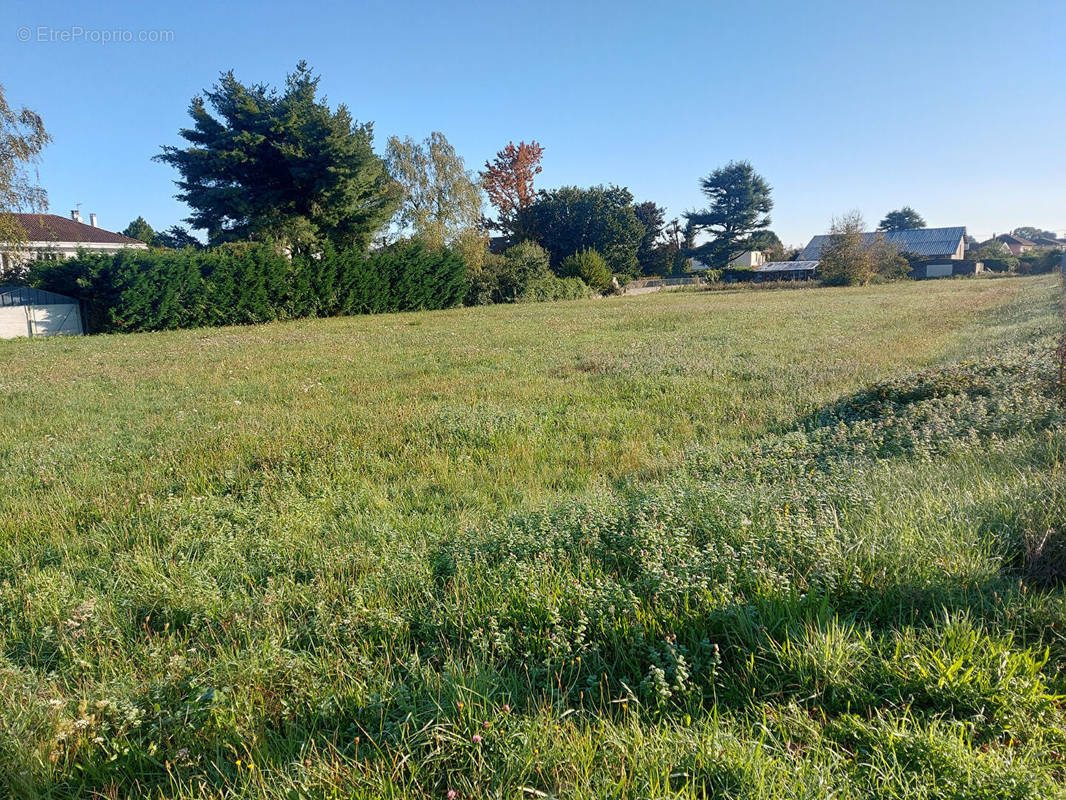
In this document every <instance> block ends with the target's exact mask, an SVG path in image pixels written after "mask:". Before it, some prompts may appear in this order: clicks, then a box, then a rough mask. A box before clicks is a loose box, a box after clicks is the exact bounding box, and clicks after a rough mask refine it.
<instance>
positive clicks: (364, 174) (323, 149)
mask: <svg viewBox="0 0 1066 800" xmlns="http://www.w3.org/2000/svg"><path fill="white" fill-rule="evenodd" d="M318 82H319V78H318V77H317V76H316V75H314V74H313V73H312V71H311V69H310V68H309V67H308V66H307V64H306V62H303V61H301V62H300V63H299V64H297V66H296V71H295V72H293V73H292V74H291V75H289V76H288V78H287V79H286V82H285V88H284V90H283V91H281V92H278V91H277V90H275V89H271V88H268V87H267V86H265V85H263V84H254V85H251V86H246V85H244V84H243V83H241V82H239V81H238V80H237V79H236V77H234V74H233V72H232V71H231V72H227V73H225V74H223V75H222V77H221V79H220V80H219V82H218V83H217V84H216V85H215V86H214V87H213V88H212V89H211V90H209V91H205V92H204V94H203V96H198V97H195V98H193V100H192V103H191V105H190V107H189V114H190V115H191V116H192V119H193V126H192V127H191V128H186V129H183V130H182V131H181V132H180V135H181V137H182V138H183V139H185V140H186V141H187V142H188V143H189V146H187V147H172V146H165V147H163V152H162V153H161V154H160V155H158V156H156V159H157V160H159V161H162V162H163V163H166V164H170V165H171V166H173V167H175V168H176V169H177V170H178V171H179V172H180V173H181V179H180V180H178V181H177V182H176V183H177V186H178V189H179V192H178V195H177V196H178V198H179V199H181V200H183V201H184V202H186V203H187V204H188V205H189V206H190V207H191V208H192V209H193V213H192V215H191V216H190V217H189V218H188V220H187V221H188V222H189V223H190V224H191V225H192V227H193V228H198V229H203V230H206V231H207V232H208V238H209V240H210V242H211V243H212V244H217V243H219V242H224V241H234V240H241V239H272V240H275V241H277V242H279V243H281V244H282V245H283V246H286V247H289V248H302V247H312V248H313V247H317V246H319V245H320V244H321V243H322V242H326V241H328V242H331V243H333V244H334V245H335V246H336V247H338V248H347V247H353V246H354V247H356V248H358V249H364V250H365V249H366V247H367V245H368V244H369V242H370V239H371V236H372V235H373V234H374V232H375V231H377V230H378V229H379V228H381V226H382V225H384V224H385V223H386V222H387V221H388V220H389V218H390V217H391V216H392V214H393V212H394V211H395V210H396V207H397V204H398V202H399V188H398V187H397V186H396V184H395V182H394V181H393V180H392V179H391V178H390V176H389V174H388V171H387V170H386V168H385V163H384V161H382V159H380V158H379V157H378V156H377V155H375V154H374V150H373V124H372V123H363V124H359V123H357V122H355V121H354V120H353V119H352V116H351V114H350V113H349V111H348V109H347V108H346V107H345V106H343V105H341V106H338V107H337V109H336V111H333V110H331V109H330V108H329V106H328V105H327V104H326V102H325V100H324V99H323V100H319V99H318V98H317V97H316V94H317V91H318Z"/></svg>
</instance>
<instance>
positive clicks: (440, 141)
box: [388, 131, 484, 248]
mask: <svg viewBox="0 0 1066 800" xmlns="http://www.w3.org/2000/svg"><path fill="white" fill-rule="evenodd" d="M388 165H389V170H390V172H391V173H392V175H393V176H394V177H395V179H396V180H397V181H398V182H399V184H400V186H401V188H402V191H403V200H402V203H401V205H400V209H399V215H398V218H399V224H400V226H401V228H402V229H403V230H405V231H406V232H409V233H412V234H413V235H415V236H417V237H418V238H419V239H421V240H422V242H424V243H425V245H426V246H427V247H430V248H435V247H445V246H449V245H453V244H455V243H456V242H457V241H458V240H459V239H460V238H461V237H462V236H463V235H464V234H466V235H467V236H469V232H471V231H479V230H480V227H481V218H482V217H481V206H482V200H481V187H480V186H479V185H478V184H477V183H476V182H475V180H474V177H473V175H472V174H471V173H469V172H467V170H466V167H465V165H464V164H463V159H462V158H461V157H460V156H459V154H458V153H456V152H455V148H454V147H452V146H451V144H449V142H448V140H447V138H445V136H444V134H443V133H439V132H437V131H434V132H433V133H432V134H430V136H429V138H428V139H426V140H425V141H423V142H416V141H414V140H413V139H411V138H410V137H407V138H404V139H399V138H397V137H395V136H394V137H392V138H391V139H389V152H388ZM482 238H484V237H482Z"/></svg>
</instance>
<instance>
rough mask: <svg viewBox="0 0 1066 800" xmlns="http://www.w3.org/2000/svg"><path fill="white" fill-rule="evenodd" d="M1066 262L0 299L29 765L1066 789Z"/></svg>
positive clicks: (63, 777) (143, 786)
mask: <svg viewBox="0 0 1066 800" xmlns="http://www.w3.org/2000/svg"><path fill="white" fill-rule="evenodd" d="M1061 294H1062V293H1061V288H1060V284H1059V282H1058V279H1057V278H1055V277H1052V276H1044V277H1039V278H1026V279H1019V278H1002V279H987V280H956V281H936V282H928V283H911V282H904V283H898V284H892V285H887V286H878V287H868V288H855V289H799V290H790V291H752V290H744V289H742V290H737V291H722V292H705V293H676V294H659V295H646V296H642V297H635V298H616V299H608V300H597V301H574V302H567V303H551V304H534V305H523V306H512V307H487V308H473V309H458V310H454V311H445V312H432V313H421V314H400V315H387V316H377V317H356V318H346V319H330V320H314V321H301V322H293V323H284V324H273V325H266V326H260V327H249V328H226V329H211V330H195V331H180V332H170V333H160V334H141V335H130V336H114V337H88V338H81V339H62V340H35V341H15V342H0V364H2V370H0V399H2V401H3V404H4V419H5V423H6V424H5V426H4V428H3V431H2V433H0V469H2V473H0V474H2V475H3V477H4V481H3V485H2V487H0V620H2V626H0V688H2V691H0V785H3V786H4V787H5V788H6V789H7V793H9V794H12V795H14V796H26V797H35V796H50V797H52V796H54V797H81V796H86V795H91V794H92V793H94V792H95V793H96V794H98V795H99V796H101V797H112V796H114V797H122V796H129V795H131V794H132V795H147V796H158V797H201V796H207V797H270V798H274V797H278V798H282V797H353V796H354V797H411V796H426V797H446V796H447V794H448V792H449V791H455V792H457V793H458V796H459V797H462V798H474V797H540V796H552V797H589V798H591V797H634V798H636V797H710V796H743V797H753V798H782V797H825V796H836V797H914V798H919V797H920V798H931V797H944V798H948V797H952V798H961V797H984V796H987V797H1047V796H1052V795H1054V794H1057V793H1062V785H1063V781H1064V779H1066V766H1064V764H1063V760H1062V759H1063V757H1064V756H1063V754H1066V732H1064V724H1063V723H1064V721H1066V716H1064V712H1063V710H1062V703H1063V700H1062V695H1066V681H1064V677H1063V675H1062V674H1061V667H1062V666H1063V665H1064V664H1066V634H1064V631H1066V600H1064V597H1063V594H1062V591H1061V590H1060V589H1059V588H1058V585H1057V583H1055V580H1054V579H1055V576H1056V575H1057V574H1058V573H1057V572H1056V571H1055V569H1053V568H1052V567H1054V564H1055V563H1057V562H1055V561H1054V558H1055V557H1057V556H1056V554H1057V553H1059V550H1062V549H1063V548H1062V547H1061V545H1060V542H1059V537H1058V533H1057V532H1060V531H1063V530H1064V529H1066V511H1064V509H1066V479H1064V477H1063V472H1064V470H1063V469H1062V463H1063V460H1064V458H1066V422H1064V417H1063V413H1062V411H1061V406H1060V405H1059V404H1058V400H1057V398H1056V397H1055V390H1054V388H1053V386H1052V382H1051V377H1050V376H1051V374H1052V372H1053V369H1054V365H1053V363H1052V360H1051V356H1052V350H1053V343H1054V337H1055V336H1056V335H1057V334H1058V333H1059V332H1060V331H1061V327H1062V323H1061V319H1060V317H1059V316H1058V311H1057V303H1058V302H1059V301H1060V299H1061ZM953 363H954V364H956V365H955V366H952V364H953ZM870 384H875V386H874V388H873V389H867V387H868V386H869V385H870ZM1049 530H1052V531H1056V534H1055V535H1054V536H1051V537H1047V536H1046V532H1047V531H1049ZM1044 539H1046V542H1045V544H1046V547H1044V548H1043V549H1041V548H1040V547H1038V544H1039V542H1040V541H1043V540H1044ZM1057 548H1058V549H1057ZM475 736H478V737H480V738H481V740H480V741H478V742H475V741H474V738H473V737H475ZM250 765H252V766H250ZM538 793H541V794H538Z"/></svg>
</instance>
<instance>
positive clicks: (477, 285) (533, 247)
mask: <svg viewBox="0 0 1066 800" xmlns="http://www.w3.org/2000/svg"><path fill="white" fill-rule="evenodd" d="M549 263H550V258H549V256H548V252H547V251H546V250H545V249H544V248H543V247H541V246H540V245H539V244H537V243H536V242H530V241H525V242H519V243H518V244H516V245H512V246H511V247H509V248H507V249H506V250H505V251H504V252H503V253H502V254H492V255H490V256H489V257H488V258H486V259H485V261H484V262H483V264H482V266H481V268H480V269H477V270H474V271H473V272H472V275H471V286H470V294H469V295H468V297H467V302H468V303H469V304H470V305H484V304H486V303H517V302H518V301H520V300H522V299H523V297H524V296H525V294H526V292H527V291H528V289H529V287H530V285H532V284H533V283H535V282H537V281H539V280H542V279H544V278H545V277H547V276H550V275H551V274H552V273H551V270H550V269H549Z"/></svg>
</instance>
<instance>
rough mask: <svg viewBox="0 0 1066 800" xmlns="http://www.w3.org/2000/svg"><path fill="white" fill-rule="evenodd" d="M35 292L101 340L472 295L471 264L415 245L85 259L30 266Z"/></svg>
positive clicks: (428, 305) (134, 253)
mask: <svg viewBox="0 0 1066 800" xmlns="http://www.w3.org/2000/svg"><path fill="white" fill-rule="evenodd" d="M29 280H30V281H31V283H32V285H34V286H38V287H40V288H42V289H47V290H49V291H54V292H59V293H60V294H66V295H70V296H72V297H77V298H79V299H81V300H82V301H83V303H84V304H85V307H86V316H87V322H88V327H89V329H90V330H92V331H96V332H132V331H153V330H168V329H173V328H191V327H197V326H201V325H243V324H249V323H257V322H266V321H269V320H274V319H285V318H295V317H306V316H330V315H334V314H361V313H376V312H384V311H408V310H418V309H437V308H447V307H450V306H454V305H457V304H458V303H459V302H460V301H461V300H462V298H463V297H464V295H465V294H466V291H467V279H466V267H465V265H464V263H463V260H462V258H461V257H460V256H459V255H458V254H457V253H455V252H453V251H451V250H449V249H447V248H444V249H441V250H432V251H431V250H428V249H426V248H425V247H424V246H423V245H422V244H421V243H420V242H418V241H405V242H401V243H398V244H396V245H393V246H392V247H389V248H386V249H385V250H382V251H380V252H378V253H374V254H373V255H371V256H369V257H367V256H365V255H364V254H363V253H362V252H360V251H358V250H342V251H337V250H334V249H332V248H330V247H327V248H325V249H324V250H321V251H316V252H314V253H300V254H296V255H294V256H293V257H292V258H291V259H290V258H286V257H285V256H284V255H282V254H281V253H280V252H279V251H278V250H277V248H275V247H273V246H271V245H268V244H262V243H252V242H236V243H230V244H224V245H221V246H219V247H215V248H210V249H205V250H193V249H191V248H190V249H185V250H180V251H173V250H161V249H151V250H123V251H122V252H120V253H116V254H114V255H92V254H85V253H82V254H80V255H79V256H78V257H77V258H74V259H71V260H69V261H61V262H46V261H41V262H37V263H35V264H32V265H31V266H30V272H29Z"/></svg>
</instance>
